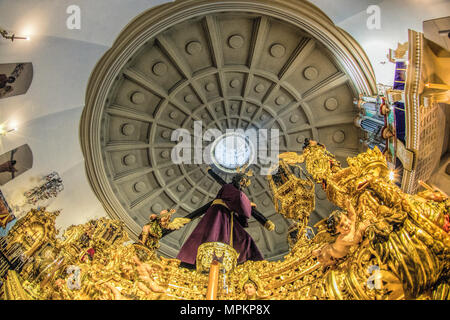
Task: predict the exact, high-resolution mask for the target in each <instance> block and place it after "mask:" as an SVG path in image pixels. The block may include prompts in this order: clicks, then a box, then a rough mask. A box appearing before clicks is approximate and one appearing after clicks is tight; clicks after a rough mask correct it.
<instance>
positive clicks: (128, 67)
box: [80, 0, 375, 260]
mask: <svg viewBox="0 0 450 320" xmlns="http://www.w3.org/2000/svg"><path fill="white" fill-rule="evenodd" d="M374 88H375V81H374V76H373V72H372V69H371V66H370V63H369V62H368V60H367V58H366V56H365V54H364V53H363V52H362V50H361V49H360V47H359V45H358V44H357V43H356V42H355V41H354V40H352V39H351V38H350V36H348V35H347V34H346V33H345V32H343V31H342V30H340V29H339V28H337V27H335V26H334V25H333V24H332V22H331V21H330V20H329V19H328V18H327V17H326V16H325V15H324V14H323V13H322V12H321V11H320V10H318V9H317V8H316V7H314V6H313V5H312V4H309V3H307V2H301V1H293V0H292V1H288V0H285V1H276V2H275V1H251V0H242V1H210V0H209V1H203V0H188V1H176V2H175V3H169V4H165V5H162V6H159V7H156V8H154V9H151V10H149V11H147V12H145V13H144V14H142V15H140V16H139V17H137V18H136V19H135V20H133V21H132V22H131V23H130V24H129V25H128V26H127V27H126V28H125V29H124V30H123V32H122V33H121V35H120V36H119V37H118V39H117V40H116V42H115V44H114V46H113V47H112V48H111V49H110V50H109V51H108V52H107V53H106V54H105V56H104V57H103V58H102V59H101V61H100V62H99V63H98V65H97V67H96V68H95V70H94V71H93V73H92V75H91V80H90V83H89V86H88V90H87V98H86V107H85V110H84V112H83V117H82V122H81V128H80V129H81V142H82V146H83V153H84V155H85V158H86V168H87V173H88V178H89V180H90V183H91V185H92V187H93V189H94V191H95V192H96V194H97V196H98V197H99V199H100V200H101V202H102V203H103V205H104V207H105V209H106V211H107V212H108V213H109V214H110V215H111V216H112V217H115V218H120V219H122V220H124V221H125V223H126V225H127V227H128V228H129V230H130V232H131V234H132V236H137V235H138V234H139V232H140V229H141V227H142V226H143V225H144V224H145V223H146V222H147V219H148V216H149V214H151V213H159V212H160V211H161V210H162V209H166V208H175V209H177V216H184V215H186V214H188V213H190V212H192V211H193V210H195V209H197V208H199V207H201V206H202V205H204V204H205V203H207V202H208V201H210V200H212V199H213V198H214V197H215V195H216V193H217V191H218V190H219V185H218V184H217V183H216V182H215V181H214V180H213V179H212V178H210V177H209V176H208V174H207V171H206V170H207V168H208V165H206V164H175V163H174V162H173V161H172V159H171V151H172V150H173V147H174V146H175V145H176V143H177V142H176V141H171V137H172V134H173V131H174V130H177V129H186V130H188V131H189V132H190V133H191V136H192V137H193V136H194V122H195V121H201V123H202V130H203V132H204V131H205V130H207V129H218V130H220V131H221V132H223V134H225V133H226V130H227V129H243V130H247V129H252V128H253V129H257V130H258V129H279V132H280V146H279V149H280V152H285V151H300V150H301V146H302V144H303V142H304V139H305V138H312V139H315V140H318V141H320V142H321V143H323V144H325V145H326V146H327V148H328V149H329V150H330V151H332V152H334V153H335V154H336V155H337V156H338V157H341V158H345V157H346V156H350V155H353V154H355V153H356V152H357V151H358V147H359V145H358V135H359V132H358V129H357V128H356V127H355V126H354V125H353V119H354V116H355V114H356V112H355V110H354V106H353V99H354V98H355V97H357V96H358V94H359V93H363V92H364V93H366V94H371V93H373V91H374V90H375V89H374ZM210 143H211V142H209V141H207V142H204V143H203V146H206V145H208V144H210ZM218 148H220V147H218ZM238 151H239V148H236V151H235V152H236V157H235V158H233V159H234V160H226V159H227V157H226V155H223V157H222V156H221V155H220V152H219V151H217V154H214V157H215V160H216V162H217V163H216V164H218V165H217V166H216V168H215V170H216V172H217V173H218V174H219V175H221V176H222V177H223V178H224V179H225V180H227V181H230V180H231V173H230V172H231V171H232V170H233V169H234V168H235V167H236V166H237V165H240V164H241V163H238V162H239V161H241V160H242V161H244V162H245V161H246V159H247V158H246V157H247V156H250V155H247V154H246V153H245V151H243V153H239V152H238ZM238 153H239V155H238ZM239 157H240V158H239ZM342 160H343V159H342ZM230 161H231V162H230ZM220 165H222V170H221V169H220V167H221V166H220ZM224 168H225V169H227V168H228V169H229V170H225V169H224ZM317 189H318V191H317V197H318V201H317V205H316V212H315V213H314V214H313V215H312V221H311V222H312V223H315V222H317V221H318V220H319V219H320V218H322V217H325V216H327V215H328V213H329V212H330V210H331V209H332V205H331V204H330V203H329V202H328V201H327V200H326V196H325V194H324V193H323V192H322V191H321V190H320V188H317ZM246 193H247V194H248V196H249V198H250V200H251V201H253V202H255V203H256V204H257V208H258V209H259V211H261V212H262V213H263V214H264V215H265V216H266V217H267V218H269V219H271V220H272V221H273V222H274V223H275V224H276V229H275V231H274V232H268V231H266V230H265V229H264V228H262V226H261V225H259V223H258V222H256V221H255V220H253V219H251V220H250V226H249V229H248V232H249V233H250V234H251V235H252V237H253V238H254V239H255V241H256V242H257V244H258V246H259V248H260V249H261V251H262V252H263V253H264V255H265V258H266V259H269V260H270V259H277V258H280V257H282V255H284V254H285V253H286V252H287V251H288V245H287V240H286V232H287V229H288V226H289V222H288V221H286V220H284V219H283V218H282V216H281V215H279V214H277V213H275V210H274V207H273V204H272V200H271V195H270V191H269V186H268V182H267V180H266V178H265V176H262V175H258V174H257V175H256V176H255V177H254V179H253V182H252V185H251V186H250V187H249V188H248V189H247V190H246ZM195 225H196V222H195V221H194V222H193V223H190V224H188V225H187V226H186V227H184V228H183V229H181V230H179V231H177V232H174V233H172V234H170V235H169V236H167V237H166V238H164V239H163V240H162V241H161V249H160V250H161V253H163V254H165V255H166V256H170V257H174V256H175V255H176V253H177V252H178V250H179V248H180V247H181V245H182V244H183V241H184V240H185V239H186V238H187V236H188V235H189V234H190V232H191V231H192V230H193V228H194V227H195Z"/></svg>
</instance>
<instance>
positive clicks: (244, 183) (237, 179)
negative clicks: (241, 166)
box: [231, 173, 250, 190]
mask: <svg viewBox="0 0 450 320" xmlns="http://www.w3.org/2000/svg"><path fill="white" fill-rule="evenodd" d="M231 184H232V185H233V186H235V187H236V188H237V189H239V190H242V189H243V188H245V187H248V186H249V185H250V179H249V178H248V176H247V175H246V174H245V173H237V174H235V175H234V177H233V179H232V180H231Z"/></svg>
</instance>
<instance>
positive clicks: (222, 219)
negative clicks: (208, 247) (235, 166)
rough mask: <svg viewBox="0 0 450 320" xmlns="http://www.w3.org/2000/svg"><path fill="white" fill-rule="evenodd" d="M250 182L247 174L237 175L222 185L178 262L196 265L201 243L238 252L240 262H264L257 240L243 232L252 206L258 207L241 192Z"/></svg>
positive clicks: (179, 254) (181, 251)
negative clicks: (226, 245) (219, 245)
mask: <svg viewBox="0 0 450 320" xmlns="http://www.w3.org/2000/svg"><path fill="white" fill-rule="evenodd" d="M249 182H250V181H249V180H248V177H247V176H246V175H245V174H243V173H238V174H236V175H235V176H234V177H233V180H232V182H231V183H227V184H225V185H223V186H222V188H221V189H220V190H219V192H218V193H217V196H216V199H215V200H214V201H213V202H212V204H211V206H210V207H209V209H208V210H207V211H206V213H205V215H204V216H203V218H202V220H201V221H200V222H199V224H198V225H197V227H196V228H195V229H194V231H193V232H192V233H191V235H190V236H189V238H188V239H187V240H186V242H185V243H184V245H183V247H182V248H181V250H180V252H179V253H178V256H177V259H179V260H181V262H183V263H184V264H187V265H195V260H196V256H197V249H198V247H199V246H200V245H201V244H202V243H205V242H223V243H226V244H229V245H231V246H232V247H233V248H234V249H235V250H236V251H237V253H238V254H239V257H238V263H243V262H245V261H247V260H253V261H259V260H263V256H262V254H261V252H260V251H259V249H258V247H257V246H256V243H255V241H254V240H253V239H252V237H251V236H250V235H249V234H248V233H247V232H246V231H245V230H244V228H247V227H248V219H249V218H250V216H251V212H252V206H255V204H253V203H251V202H250V200H249V199H248V197H247V196H246V195H245V193H244V192H243V191H242V188H243V187H244V186H247V185H248V184H249Z"/></svg>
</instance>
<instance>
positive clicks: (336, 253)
mask: <svg viewBox="0 0 450 320" xmlns="http://www.w3.org/2000/svg"><path fill="white" fill-rule="evenodd" d="M346 207H347V212H344V211H340V210H335V211H333V212H332V213H331V215H330V216H329V217H328V219H327V229H328V231H329V232H330V233H331V234H333V235H337V238H336V240H335V241H334V242H333V243H329V244H326V245H325V246H323V247H322V248H321V249H317V250H314V251H313V255H314V256H316V257H317V259H318V260H319V262H321V263H322V264H323V266H324V267H327V266H330V265H333V264H335V263H336V262H337V260H339V259H342V258H344V257H345V256H347V255H348V254H349V252H350V249H351V247H353V246H355V245H358V244H359V243H360V242H361V241H362V238H363V236H364V233H365V231H366V229H367V227H368V226H369V225H370V221H367V220H365V221H359V223H358V221H357V220H358V218H357V214H356V212H355V208H354V207H353V206H352V204H351V201H350V200H349V199H347V202H346Z"/></svg>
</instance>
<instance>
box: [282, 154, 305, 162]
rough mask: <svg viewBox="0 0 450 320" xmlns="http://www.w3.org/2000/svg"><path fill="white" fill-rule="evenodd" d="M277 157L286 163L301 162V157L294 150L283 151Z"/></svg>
mask: <svg viewBox="0 0 450 320" xmlns="http://www.w3.org/2000/svg"><path fill="white" fill-rule="evenodd" d="M278 159H280V160H283V161H284V162H285V163H287V164H295V163H301V162H303V157H302V156H301V155H299V154H297V153H295V152H284V153H281V154H279V155H278Z"/></svg>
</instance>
